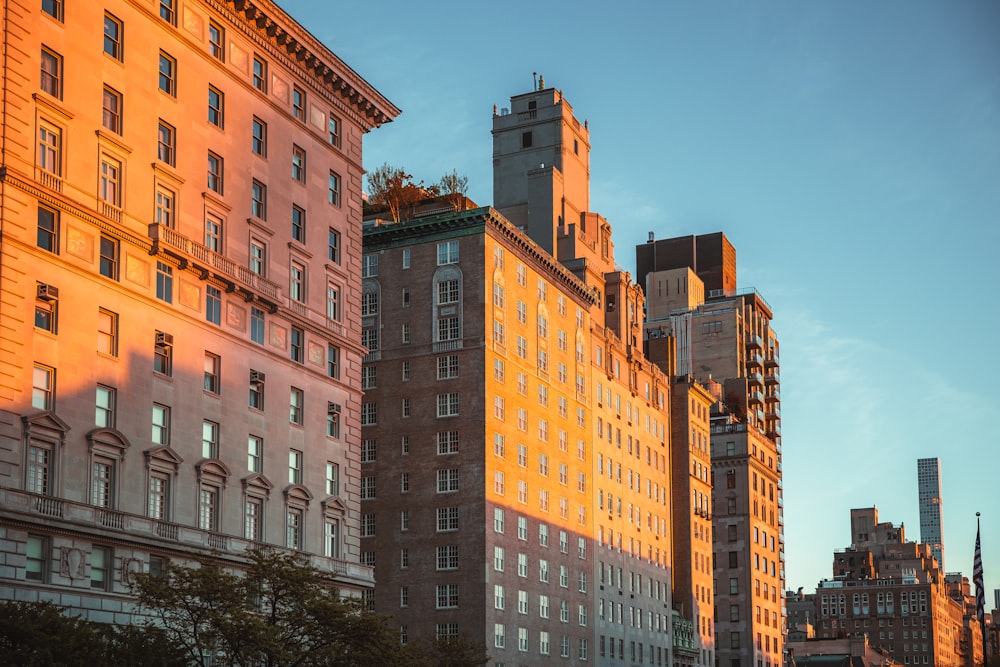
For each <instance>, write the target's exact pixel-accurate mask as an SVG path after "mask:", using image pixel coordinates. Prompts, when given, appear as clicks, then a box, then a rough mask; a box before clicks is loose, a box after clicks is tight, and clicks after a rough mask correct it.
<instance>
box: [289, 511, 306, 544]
mask: <svg viewBox="0 0 1000 667" xmlns="http://www.w3.org/2000/svg"><path fill="white" fill-rule="evenodd" d="M285 546H286V547H287V548H289V549H297V550H298V549H302V548H303V542H302V510H301V509H299V508H298V507H289V508H288V511H287V512H286V513H285Z"/></svg>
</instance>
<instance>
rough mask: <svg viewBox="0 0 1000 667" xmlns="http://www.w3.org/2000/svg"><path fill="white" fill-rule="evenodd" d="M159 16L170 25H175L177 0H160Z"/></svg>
mask: <svg viewBox="0 0 1000 667" xmlns="http://www.w3.org/2000/svg"><path fill="white" fill-rule="evenodd" d="M160 18H161V19H163V20H164V21H166V22H167V23H169V24H170V25H174V26H175V25H177V0H160Z"/></svg>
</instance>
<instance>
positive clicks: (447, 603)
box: [436, 584, 458, 609]
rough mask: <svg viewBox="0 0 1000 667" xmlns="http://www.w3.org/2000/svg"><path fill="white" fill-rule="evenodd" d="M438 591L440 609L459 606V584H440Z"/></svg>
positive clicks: (438, 606)
mask: <svg viewBox="0 0 1000 667" xmlns="http://www.w3.org/2000/svg"><path fill="white" fill-rule="evenodd" d="M436 593H437V608H438V609H454V608H456V607H458V584H438V586H437V590H436Z"/></svg>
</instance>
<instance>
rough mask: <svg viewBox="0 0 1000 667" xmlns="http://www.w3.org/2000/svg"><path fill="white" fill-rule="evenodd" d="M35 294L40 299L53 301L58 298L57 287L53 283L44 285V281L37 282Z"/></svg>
mask: <svg viewBox="0 0 1000 667" xmlns="http://www.w3.org/2000/svg"><path fill="white" fill-rule="evenodd" d="M36 296H37V297H38V298H39V299H41V300H42V301H55V300H56V299H58V298H59V288H58V287H55V286H53V285H46V284H45V283H38V294H37V295H36Z"/></svg>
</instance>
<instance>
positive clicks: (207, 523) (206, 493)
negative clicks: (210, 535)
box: [198, 484, 219, 532]
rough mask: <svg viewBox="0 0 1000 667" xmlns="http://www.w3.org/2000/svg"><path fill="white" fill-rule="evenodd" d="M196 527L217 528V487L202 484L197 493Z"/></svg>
mask: <svg viewBox="0 0 1000 667" xmlns="http://www.w3.org/2000/svg"><path fill="white" fill-rule="evenodd" d="M198 527H199V528H201V529H202V530H210V531H213V532H214V531H217V530H218V529H219V487H217V486H211V485H208V484H203V485H202V486H201V490H200V491H199V494H198Z"/></svg>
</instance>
